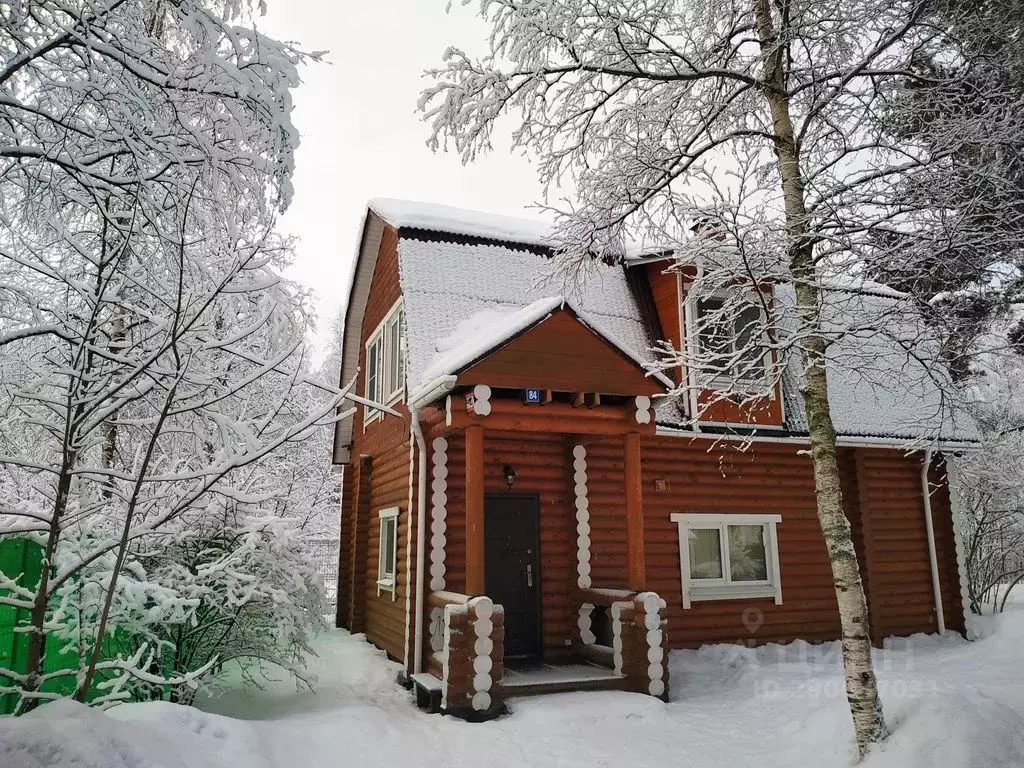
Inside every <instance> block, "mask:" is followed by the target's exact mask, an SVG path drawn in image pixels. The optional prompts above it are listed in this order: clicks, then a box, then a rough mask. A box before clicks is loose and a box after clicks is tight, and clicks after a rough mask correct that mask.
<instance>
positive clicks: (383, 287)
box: [338, 227, 416, 660]
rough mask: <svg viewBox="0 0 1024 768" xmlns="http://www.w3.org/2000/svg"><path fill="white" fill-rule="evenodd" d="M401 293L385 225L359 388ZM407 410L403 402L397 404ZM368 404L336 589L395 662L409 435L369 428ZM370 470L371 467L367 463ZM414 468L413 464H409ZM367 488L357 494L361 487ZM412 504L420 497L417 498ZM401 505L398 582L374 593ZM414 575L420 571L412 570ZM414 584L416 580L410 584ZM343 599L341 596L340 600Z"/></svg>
mask: <svg viewBox="0 0 1024 768" xmlns="http://www.w3.org/2000/svg"><path fill="white" fill-rule="evenodd" d="M399 298H401V286H400V283H399V274H398V236H397V233H396V232H395V230H394V229H392V228H390V227H385V229H384V232H383V235H382V237H381V243H380V250H379V251H378V255H377V264H376V268H375V269H374V275H373V279H372V281H371V286H370V294H369V300H368V301H367V305H366V311H365V314H364V316H363V325H362V331H361V344H360V351H359V370H360V375H359V380H358V382H357V391H358V392H359V393H360V394H362V393H364V392H365V391H366V389H365V387H366V380H365V370H366V367H365V362H366V361H365V355H366V348H365V342H366V340H367V339H368V338H369V337H370V334H372V333H373V331H374V329H376V327H377V326H378V325H380V323H381V321H382V320H383V319H384V318H385V317H386V316H387V314H388V312H389V311H390V310H391V308H392V307H393V306H394V305H395V302H396V301H398V299H399ZM395 408H396V410H398V411H399V412H401V413H402V414H403V415H408V411H407V410H406V408H405V406H404V405H403V404H399V405H398V406H395ZM363 416H364V413H363V409H362V408H359V409H357V411H356V414H355V416H354V417H353V419H354V422H353V433H352V450H351V455H352V461H351V462H350V463H349V464H348V465H346V467H345V470H346V476H348V475H352V482H351V485H352V487H349V486H350V484H349V483H346V484H345V486H344V492H343V497H342V521H341V532H342V535H341V548H342V550H343V552H345V553H347V556H348V563H349V565H348V568H347V569H346V573H345V574H344V576H343V577H342V578H343V582H344V584H345V586H346V588H347V592H346V593H344V594H339V607H338V612H339V616H340V615H342V614H343V613H344V614H345V615H346V616H348V617H349V619H348V624H347V625H346V626H348V627H349V628H350V629H351V630H352V631H354V632H366V636H367V639H368V640H370V642H372V643H374V644H375V645H377V646H378V647H380V648H383V649H384V650H385V651H387V653H388V655H389V656H390V657H391V658H393V659H397V660H401V659H403V658H404V656H405V648H404V642H405V624H406V591H407V584H408V581H409V579H408V571H407V567H406V555H407V552H409V551H411V553H412V555H413V558H412V560H413V563H412V567H413V569H415V531H413V536H411V537H410V535H409V531H408V522H409V506H410V498H409V480H410V462H409V440H410V439H411V435H410V430H409V421H408V419H403V418H398V417H396V416H388V415H385V416H384V418H383V419H380V420H376V421H372V422H370V423H369V424H367V425H366V426H365V428H364V425H363V421H364V420H363ZM361 457H370V459H371V461H370V463H369V465H368V466H367V471H364V472H363V473H362V477H358V476H359V474H360V473H359V472H358V471H357V469H358V468H360V467H361ZM370 467H372V469H371V468H370ZM412 471H413V473H415V468H413V469H412ZM361 487H362V488H363V491H362V492H360V488H361ZM412 503H413V505H415V503H416V502H415V498H413V500H412ZM386 507H398V508H399V517H398V551H397V553H396V558H397V562H396V578H397V586H396V589H395V593H394V596H392V593H391V592H382V593H381V594H380V595H378V594H377V567H378V555H379V550H380V523H379V518H378V512H379V511H380V510H381V509H384V508H386ZM413 572H415V571H414V570H413ZM410 586H411V587H412V588H413V589H415V584H412V585H410ZM341 601H344V604H342V602H341Z"/></svg>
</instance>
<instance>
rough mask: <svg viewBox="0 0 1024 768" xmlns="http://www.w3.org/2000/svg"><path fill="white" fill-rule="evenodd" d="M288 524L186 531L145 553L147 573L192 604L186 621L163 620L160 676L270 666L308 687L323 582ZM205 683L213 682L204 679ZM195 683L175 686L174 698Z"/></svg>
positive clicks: (158, 637) (183, 697)
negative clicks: (233, 664) (237, 666)
mask: <svg viewBox="0 0 1024 768" xmlns="http://www.w3.org/2000/svg"><path fill="white" fill-rule="evenodd" d="M305 544H306V543H305V541H304V540H303V538H302V537H301V535H300V533H299V531H298V530H297V528H296V527H295V525H294V523H293V522H291V521H286V520H280V519H269V520H257V521H252V522H251V523H250V524H248V525H246V526H243V527H241V528H239V529H236V530H220V531H216V532H213V533H212V534H203V533H191V532H186V533H183V534H181V535H179V536H177V537H175V538H174V540H173V541H172V542H170V543H169V544H168V545H167V546H165V547H164V548H163V550H162V551H161V552H159V553H158V554H156V555H154V556H152V557H151V558H147V561H146V564H147V565H148V566H149V569H150V578H151V579H152V580H154V581H156V582H158V583H164V584H168V585H173V588H174V590H175V592H176V593H177V594H178V595H180V596H181V597H183V598H185V599H186V600H188V601H189V602H190V603H191V604H192V608H191V610H190V612H189V615H188V619H187V621H184V622H166V623H164V622H161V623H159V624H158V625H155V626H154V627H153V632H152V635H153V639H154V640H155V641H156V642H158V643H159V645H160V646H161V647H162V648H166V649H167V651H166V652H165V653H164V654H163V655H162V661H163V664H164V665H165V667H164V673H165V674H167V675H168V676H171V677H181V676H185V675H187V674H188V673H191V672H195V671H196V670H200V669H203V668H205V667H207V666H208V665H211V664H212V665H213V669H212V672H211V675H210V678H212V677H215V675H216V673H217V672H219V671H220V670H222V669H223V667H224V665H225V664H227V663H229V662H236V661H237V662H240V663H241V666H242V668H243V670H249V669H252V668H259V667H260V666H261V664H262V663H270V664H274V665H277V666H280V667H283V668H285V669H287V670H288V671H289V672H291V673H293V674H294V675H295V676H296V677H297V678H299V679H300V680H302V681H303V682H305V683H307V684H308V685H310V686H312V684H313V683H314V682H315V680H314V679H312V678H310V677H309V676H308V675H307V673H306V672H305V665H306V660H307V657H308V656H309V654H310V653H312V651H311V649H310V647H309V638H310V635H311V633H313V632H315V631H317V630H320V629H322V628H323V626H324V625H323V602H322V601H323V582H322V579H321V578H320V575H319V573H318V572H317V570H316V567H315V566H314V565H313V564H312V563H311V561H310V559H309V551H308V549H307V547H306V545H305ZM206 682H210V679H209V678H207V680H206ZM194 692H195V688H194V687H192V686H179V687H178V688H176V689H175V690H174V691H173V694H172V698H173V699H174V700H176V701H190V700H191V697H192V695H193V694H194Z"/></svg>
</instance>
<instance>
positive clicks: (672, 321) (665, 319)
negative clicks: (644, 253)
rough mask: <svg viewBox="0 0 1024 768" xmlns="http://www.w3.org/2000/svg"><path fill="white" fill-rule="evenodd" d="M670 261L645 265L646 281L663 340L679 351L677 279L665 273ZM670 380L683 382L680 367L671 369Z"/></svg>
mask: <svg viewBox="0 0 1024 768" xmlns="http://www.w3.org/2000/svg"><path fill="white" fill-rule="evenodd" d="M671 263H672V262H671V261H655V262H651V263H650V264H648V265H647V267H646V269H647V280H648V282H649V283H650V285H651V295H652V297H653V298H654V306H655V308H656V309H657V312H658V320H659V322H660V323H661V329H662V331H663V332H664V334H665V340H666V341H667V342H668V343H669V344H671V345H672V348H673V349H677V350H678V349H681V348H682V346H683V340H682V337H681V336H680V335H679V332H680V329H681V327H682V326H681V325H680V322H679V287H678V277H677V275H676V273H675V272H666V271H665V270H666V269H667V268H668V267H669V266H670V265H671ZM670 375H671V376H672V379H673V380H674V381H675V382H676V383H677V384H678V383H681V382H682V380H683V370H682V368H681V367H676V368H673V369H672V370H671V372H670Z"/></svg>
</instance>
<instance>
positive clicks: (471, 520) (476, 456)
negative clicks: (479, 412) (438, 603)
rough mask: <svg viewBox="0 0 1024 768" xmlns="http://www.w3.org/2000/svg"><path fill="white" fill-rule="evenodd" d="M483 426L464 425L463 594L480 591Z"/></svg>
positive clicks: (482, 548) (482, 519)
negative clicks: (464, 582) (464, 550)
mask: <svg viewBox="0 0 1024 768" xmlns="http://www.w3.org/2000/svg"><path fill="white" fill-rule="evenodd" d="M484 589H485V586H484V428H483V427H481V426H480V425H479V424H471V425H470V426H468V427H466V594H467V595H482V594H484Z"/></svg>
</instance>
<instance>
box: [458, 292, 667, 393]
mask: <svg viewBox="0 0 1024 768" xmlns="http://www.w3.org/2000/svg"><path fill="white" fill-rule="evenodd" d="M458 377H459V384H487V385H489V386H491V387H498V388H507V389H520V388H526V387H537V388H540V389H551V390H557V391H567V392H599V393H601V394H609V395H612V394H613V395H629V396H632V395H654V394H660V393H663V392H665V386H664V384H663V382H662V381H660V380H659V378H655V377H652V376H648V375H647V373H646V371H645V370H644V369H643V368H642V367H641V366H640V364H639V363H638V362H637V361H635V360H633V359H631V358H630V357H629V356H628V355H627V354H626V353H624V352H623V351H622V350H620V349H619V348H618V347H617V346H615V345H614V344H613V343H612V342H611V341H610V340H608V339H606V338H605V337H604V336H602V335H601V334H599V333H598V332H596V331H595V330H594V329H592V328H590V327H589V326H587V325H586V324H585V323H583V322H582V321H581V320H580V319H579V318H578V317H577V316H576V313H575V312H573V310H572V309H571V308H568V307H562V308H560V309H557V310H555V311H554V312H552V313H551V314H549V315H547V316H546V317H544V318H542V319H541V320H540V321H539V322H537V323H536V324H535V325H533V326H531V327H530V328H527V329H526V330H524V331H523V332H521V333H519V334H517V335H516V336H513V337H512V338H511V339H508V340H507V341H505V342H504V343H502V344H501V345H499V346H498V347H496V348H495V349H494V350H492V351H490V352H488V353H487V354H486V355H484V356H483V357H481V358H479V359H478V360H476V361H475V362H473V363H471V364H470V365H469V366H468V367H467V368H465V369H464V370H463V371H462V372H461V373H459V374H458Z"/></svg>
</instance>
